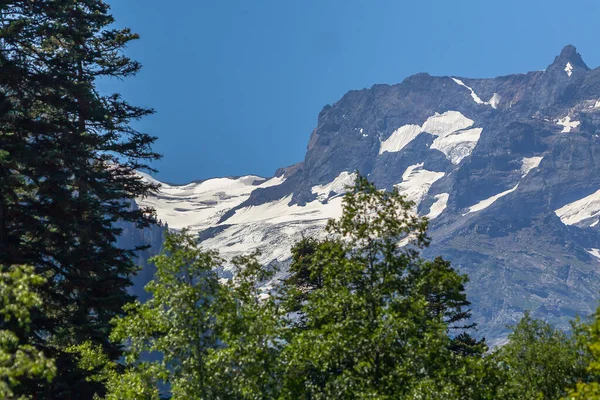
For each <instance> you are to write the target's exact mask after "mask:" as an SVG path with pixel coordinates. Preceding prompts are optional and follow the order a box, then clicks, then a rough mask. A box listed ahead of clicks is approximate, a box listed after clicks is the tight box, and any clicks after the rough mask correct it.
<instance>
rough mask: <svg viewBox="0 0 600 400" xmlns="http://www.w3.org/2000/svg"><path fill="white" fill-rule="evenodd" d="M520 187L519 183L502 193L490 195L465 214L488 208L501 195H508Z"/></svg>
mask: <svg viewBox="0 0 600 400" xmlns="http://www.w3.org/2000/svg"><path fill="white" fill-rule="evenodd" d="M518 187H519V184H518V183H517V184H516V185H515V186H514V187H513V188H512V189H508V190H505V191H504V192H502V193H498V194H496V195H494V196H492V197H489V198H487V199H485V200H481V201H480V202H479V203H477V204H475V205H473V206H471V207H469V211H467V213H465V214H463V215H467V214H471V213H474V212H478V211H481V210H484V209H486V208H488V207H489V206H491V205H492V204H494V203H495V202H496V200H498V199H499V198H501V197H504V196H506V195H507V194H509V193H512V192H514V191H515V190H517V188H518Z"/></svg>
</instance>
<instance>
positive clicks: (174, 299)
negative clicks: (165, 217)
mask: <svg viewBox="0 0 600 400" xmlns="http://www.w3.org/2000/svg"><path fill="white" fill-rule="evenodd" d="M152 262H153V263H154V264H155V265H156V275H155V278H154V280H153V281H151V282H150V283H149V284H148V285H147V286H146V290H147V291H148V292H149V293H150V294H151V297H150V299H149V300H148V301H147V302H146V303H143V304H142V303H139V302H137V301H136V302H133V303H131V304H129V305H127V306H126V307H125V312H126V315H125V316H124V317H121V318H117V319H116V320H115V321H114V323H115V328H114V330H113V332H112V334H111V339H112V340H113V341H115V342H117V343H121V342H126V343H127V352H126V356H125V371H126V373H125V374H124V375H123V376H121V375H118V376H116V378H117V379H118V380H119V381H121V382H119V383H117V382H115V377H114V376H112V377H111V379H110V380H109V381H110V384H109V388H112V387H114V388H115V391H114V392H109V394H110V396H113V397H114V398H117V397H119V396H120V397H119V398H122V399H129V398H132V399H133V398H137V397H123V396H125V394H124V393H123V392H122V391H121V390H120V387H121V386H122V384H125V383H126V382H122V380H125V381H128V382H130V384H131V381H134V382H136V384H137V385H141V386H142V388H143V391H140V392H139V393H142V392H148V393H158V384H159V383H160V382H163V383H165V384H168V385H169V386H170V391H171V392H172V394H173V398H174V399H190V398H194V396H195V394H197V393H204V392H205V390H206V377H207V374H208V372H207V355H208V352H209V350H210V349H212V348H216V347H218V346H219V341H218V338H217V336H216V328H217V326H216V321H215V318H214V316H213V314H212V310H213V307H214V304H215V302H216V301H217V300H218V298H219V292H220V287H219V282H218V277H217V275H216V273H215V272H214V270H215V268H216V267H217V266H219V265H220V260H219V258H218V257H217V255H216V254H215V253H213V252H208V251H206V252H205V251H202V250H201V249H199V248H198V247H197V246H196V244H195V239H194V238H193V237H192V236H191V235H189V234H188V233H187V232H185V231H184V232H182V233H175V234H169V235H167V238H166V240H165V244H164V250H163V253H162V254H160V255H159V256H156V257H155V258H154V259H153V260H152ZM140 358H146V359H147V360H149V361H145V362H139V360H140ZM149 377H151V378H150V379H149ZM109 398H110V397H109Z"/></svg>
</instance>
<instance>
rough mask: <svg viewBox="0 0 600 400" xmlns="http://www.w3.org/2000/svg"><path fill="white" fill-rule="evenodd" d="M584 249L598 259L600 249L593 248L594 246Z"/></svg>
mask: <svg viewBox="0 0 600 400" xmlns="http://www.w3.org/2000/svg"><path fill="white" fill-rule="evenodd" d="M585 251H587V252H588V253H590V254H591V255H593V256H594V257H596V258H597V259H598V260H600V249H594V248H592V249H589V250H587V249H586V250H585Z"/></svg>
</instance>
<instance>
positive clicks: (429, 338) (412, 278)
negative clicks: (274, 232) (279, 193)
mask: <svg viewBox="0 0 600 400" xmlns="http://www.w3.org/2000/svg"><path fill="white" fill-rule="evenodd" d="M412 210H413V204H412V203H411V202H409V201H406V200H405V198H404V197H403V196H402V195H401V194H400V193H399V192H398V191H397V190H393V191H387V192H386V191H379V190H377V189H376V188H375V186H374V185H372V184H371V183H369V182H368V181H367V180H366V179H365V178H364V177H358V179H357V181H356V183H355V186H354V187H353V188H352V189H351V190H350V191H349V192H348V193H347V194H346V196H345V197H344V205H343V213H342V217H341V218H340V219H339V220H337V221H330V222H329V224H328V226H327V231H328V233H329V237H328V238H327V239H326V240H324V241H320V242H316V243H315V242H313V241H310V242H308V241H304V242H303V243H301V244H300V245H299V246H297V247H296V248H295V252H294V259H293V261H292V266H294V268H293V269H292V272H293V274H292V277H291V278H289V279H288V280H287V283H288V284H292V285H295V286H296V287H297V289H299V290H300V292H301V293H302V296H301V297H300V299H299V302H300V307H299V315H298V318H300V319H301V320H302V329H296V330H292V331H291V334H290V336H289V337H288V338H287V341H288V342H289V343H288V345H287V346H285V348H284V349H283V352H282V361H281V363H282V366H283V368H284V369H285V372H284V382H283V383H284V391H283V393H284V397H286V398H311V399H319V398H323V399H325V398H345V399H346V398H348V399H350V398H367V397H368V398H407V399H411V398H415V399H417V398H418V399H424V398H428V399H429V398H430V399H442V398H447V399H460V398H465V399H467V398H468V399H471V398H494V397H493V393H494V390H495V386H494V385H496V382H492V380H490V379H488V380H486V378H485V377H486V374H487V372H488V370H489V368H488V366H487V365H486V363H485V362H484V360H483V358H482V356H481V352H480V351H476V352H474V354H475V355H474V356H472V357H466V356H464V355H462V354H459V352H454V351H452V350H451V339H450V337H449V335H448V330H449V327H450V326H451V325H456V324H457V323H461V322H463V321H465V320H466V319H467V318H468V317H469V313H468V310H466V309H465V307H467V306H468V302H467V301H466V297H465V295H464V284H465V283H466V277H464V276H461V275H459V274H457V273H456V271H454V270H453V269H452V268H450V266H449V264H448V263H447V262H445V261H443V260H442V259H436V260H434V261H431V262H427V261H424V260H422V259H421V258H420V255H419V254H420V250H421V249H422V248H423V247H424V246H426V245H427V244H428V243H429V239H428V237H427V235H426V228H427V220H426V219H424V218H419V217H418V216H416V215H415V214H414V212H413V211H412ZM303 289H306V290H303ZM286 293H292V296H293V299H295V300H298V297H297V295H298V292H293V291H292V292H290V291H287V292H286ZM284 303H286V302H284ZM287 304H292V305H293V306H294V307H295V308H290V309H289V310H288V311H289V312H290V313H296V312H298V311H297V309H298V301H296V302H294V301H292V302H290V303H287ZM458 326H461V325H458ZM462 326H463V327H465V325H462Z"/></svg>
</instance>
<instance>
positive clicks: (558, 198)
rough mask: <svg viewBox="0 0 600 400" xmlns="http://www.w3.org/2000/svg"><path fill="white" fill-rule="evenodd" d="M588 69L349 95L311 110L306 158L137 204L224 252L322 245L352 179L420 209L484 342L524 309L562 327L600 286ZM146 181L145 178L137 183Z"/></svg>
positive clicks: (595, 130) (595, 128) (598, 190)
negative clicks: (399, 195)
mask: <svg viewBox="0 0 600 400" xmlns="http://www.w3.org/2000/svg"><path fill="white" fill-rule="evenodd" d="M599 134H600V68H597V69H590V68H589V67H588V66H587V65H586V64H585V62H584V61H583V59H582V58H581V56H580V55H579V54H578V53H577V51H576V49H575V48H574V47H573V46H567V47H565V48H564V49H563V50H562V52H561V53H560V55H558V56H557V57H556V58H555V60H554V62H552V64H550V65H549V66H548V67H547V68H546V69H545V70H543V71H534V72H528V73H525V74H516V75H509V76H502V77H497V78H492V79H469V78H463V77H434V76H430V75H428V74H417V75H414V76H411V77H409V78H407V79H405V80H404V81H403V82H402V83H399V84H396V85H374V86H373V87H371V88H370V89H363V90H357V91H351V92H349V93H347V94H346V95H344V96H343V97H342V98H341V99H340V100H339V101H338V102H336V103H335V104H333V105H327V106H325V107H324V108H323V110H322V111H321V112H320V114H319V117H318V122H317V127H316V128H315V129H314V131H313V132H312V135H311V137H310V140H309V143H308V148H307V152H306V156H305V158H304V161H303V162H301V163H299V164H296V165H293V166H290V167H286V168H282V169H280V170H278V171H277V172H276V173H275V176H274V177H272V178H261V177H258V176H252V175H250V176H243V177H229V178H218V179H209V180H206V181H199V182H193V183H190V184H187V185H181V186H177V185H169V184H163V186H162V188H161V190H160V192H159V193H158V194H157V195H156V196H151V197H148V198H145V199H141V200H140V203H141V204H144V205H150V206H153V207H155V208H156V210H157V213H158V216H159V218H160V219H162V220H163V221H166V222H167V223H168V225H169V227H170V228H173V229H181V228H184V227H188V226H189V227H190V228H191V229H192V230H193V231H195V232H198V234H199V237H200V238H201V240H202V244H203V246H205V247H207V248H214V249H218V250H220V251H221V253H222V254H223V255H224V256H226V257H231V256H234V255H236V254H240V253H247V252H249V251H252V250H254V249H260V250H261V251H262V256H261V258H262V261H263V262H264V263H269V262H274V261H277V262H285V261H286V260H287V259H288V258H289V254H290V252H289V249H290V246H291V245H292V243H294V242H295V241H296V240H298V239H299V238H300V237H302V235H304V236H319V235H323V227H324V225H325V223H326V221H327V220H328V219H329V218H335V217H336V216H338V215H340V212H341V195H342V194H343V191H344V187H345V185H347V184H350V183H352V181H353V178H354V172H355V171H357V170H358V171H360V172H361V173H362V174H365V175H367V176H368V177H369V179H370V180H372V181H373V182H375V183H376V184H377V186H378V187H380V188H383V189H390V188H392V187H393V186H398V187H399V188H400V190H401V191H402V192H403V193H405V194H406V196H407V197H408V198H410V199H411V200H414V201H415V202H416V204H417V212H418V213H419V214H421V215H427V216H428V217H429V218H430V220H431V222H430V235H431V237H432V239H433V240H432V245H431V246H430V248H429V249H427V250H426V251H425V253H424V255H425V256H426V257H433V256H434V255H438V254H441V255H443V256H444V257H445V258H447V259H448V260H450V261H452V262H453V264H454V266H456V267H458V268H459V269H460V270H461V271H462V272H465V273H467V274H468V275H469V277H470V279H471V281H470V284H469V287H468V293H469V298H470V300H471V301H472V303H473V316H474V320H475V322H477V323H478V324H479V327H480V328H479V329H480V333H479V334H480V335H482V336H486V337H488V339H489V340H490V341H491V343H492V344H494V343H499V342H501V341H502V339H503V337H504V336H505V335H506V333H507V328H506V325H507V324H511V323H514V322H516V321H518V320H519V319H520V318H521V316H522V315H523V313H524V312H525V311H526V310H530V311H531V312H532V314H533V316H534V317H540V318H543V319H546V320H549V321H551V322H553V323H555V324H556V325H558V326H560V327H564V328H568V320H569V319H570V318H572V317H573V316H575V315H576V314H582V315H587V314H590V313H591V312H592V311H593V310H594V309H595V307H596V304H597V299H598V297H599V289H600V224H599V221H600V173H599V172H600V137H599ZM146 177H147V179H153V178H151V177H149V176H146Z"/></svg>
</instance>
